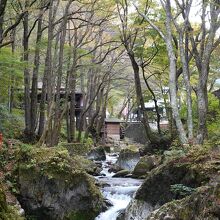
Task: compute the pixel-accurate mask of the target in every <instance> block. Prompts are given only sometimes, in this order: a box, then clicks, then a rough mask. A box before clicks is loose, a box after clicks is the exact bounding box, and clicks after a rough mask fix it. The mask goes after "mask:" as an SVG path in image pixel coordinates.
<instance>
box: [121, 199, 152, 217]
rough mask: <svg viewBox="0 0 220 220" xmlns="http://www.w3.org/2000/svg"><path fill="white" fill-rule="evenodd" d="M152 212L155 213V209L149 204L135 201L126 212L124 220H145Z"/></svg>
mask: <svg viewBox="0 0 220 220" xmlns="http://www.w3.org/2000/svg"><path fill="white" fill-rule="evenodd" d="M152 211H153V207H152V206H151V205H149V204H148V203H147V202H145V201H142V200H136V199H133V200H132V201H131V202H130V203H129V205H128V207H127V208H126V210H125V213H124V218H123V220H127V219H135V220H143V219H145V218H146V217H147V216H148V215H149V214H150V213H151V212H152Z"/></svg>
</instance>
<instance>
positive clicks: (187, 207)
mask: <svg viewBox="0 0 220 220" xmlns="http://www.w3.org/2000/svg"><path fill="white" fill-rule="evenodd" d="M219 201H220V185H219V184H218V185H217V186H215V187H214V186H209V187H201V188H200V189H199V190H198V191H197V192H196V193H193V194H192V195H191V196H188V197H186V198H184V199H182V200H174V201H172V202H169V203H167V204H165V205H163V206H162V207H160V208H159V209H157V210H155V211H154V212H153V213H151V215H150V216H148V218H146V220H164V219H170V220H171V219H178V220H202V219H204V220H218V219H220V202H219Z"/></svg>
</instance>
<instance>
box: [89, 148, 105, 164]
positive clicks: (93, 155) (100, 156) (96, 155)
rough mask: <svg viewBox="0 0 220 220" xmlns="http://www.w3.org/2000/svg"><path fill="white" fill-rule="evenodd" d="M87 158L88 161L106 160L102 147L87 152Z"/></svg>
mask: <svg viewBox="0 0 220 220" xmlns="http://www.w3.org/2000/svg"><path fill="white" fill-rule="evenodd" d="M87 158H88V159H90V160H96V161H101V160H105V159H106V155H105V150H104V148H103V147H96V148H94V149H92V150H91V151H89V152H88V154H87Z"/></svg>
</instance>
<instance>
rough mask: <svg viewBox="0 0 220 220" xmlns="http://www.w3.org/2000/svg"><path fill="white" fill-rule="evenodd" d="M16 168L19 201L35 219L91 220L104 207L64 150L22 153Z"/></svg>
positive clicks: (79, 166)
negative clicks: (17, 172)
mask: <svg viewBox="0 0 220 220" xmlns="http://www.w3.org/2000/svg"><path fill="white" fill-rule="evenodd" d="M21 161H22V162H21V163H20V164H19V168H18V171H19V191H20V195H19V201H20V203H21V205H22V207H23V208H24V210H25V212H26V213H27V215H30V216H33V218H35V219H37V220H38V219H39V220H40V219H66V220H68V219H69V220H70V219H71V220H79V219H87V220H93V219H94V218H95V216H97V215H98V214H99V213H100V212H101V211H102V210H103V207H104V202H103V198H102V196H101V193H100V191H99V190H98V188H97V186H96V185H95V180H94V179H93V178H91V177H90V176H89V175H88V174H87V173H86V172H85V169H84V168H83V167H82V164H81V162H82V161H79V158H78V157H76V158H74V157H70V156H69V154H68V151H67V150H59V149H56V148H39V149H33V150H31V152H25V153H23V154H22V156H21Z"/></svg>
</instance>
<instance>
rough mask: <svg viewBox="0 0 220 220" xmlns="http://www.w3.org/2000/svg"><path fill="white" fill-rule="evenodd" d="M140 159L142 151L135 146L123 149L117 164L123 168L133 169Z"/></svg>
mask: <svg viewBox="0 0 220 220" xmlns="http://www.w3.org/2000/svg"><path fill="white" fill-rule="evenodd" d="M139 160H140V153H139V151H138V149H137V148H135V147H129V148H125V149H122V150H121V152H120V154H119V158H118V160H117V162H116V165H118V166H119V167H120V168H121V169H125V170H129V171H133V169H134V167H135V166H136V164H137V163H138V161H139Z"/></svg>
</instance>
